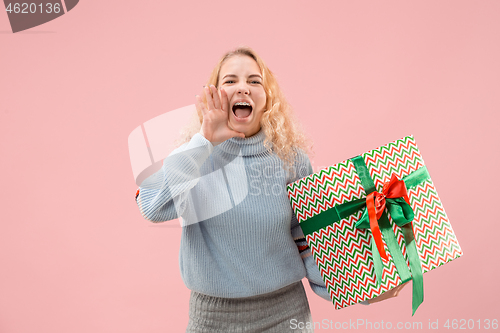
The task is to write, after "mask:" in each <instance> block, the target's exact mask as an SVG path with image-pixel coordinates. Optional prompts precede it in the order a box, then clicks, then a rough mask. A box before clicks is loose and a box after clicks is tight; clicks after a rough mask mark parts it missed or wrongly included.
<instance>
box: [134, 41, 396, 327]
mask: <svg viewBox="0 0 500 333" xmlns="http://www.w3.org/2000/svg"><path fill="white" fill-rule="evenodd" d="M196 99H197V103H196V107H197V113H198V119H197V122H196V124H195V126H194V127H193V128H192V129H191V130H190V131H188V133H186V136H185V140H184V141H185V142H184V144H183V145H182V146H181V147H179V148H178V149H176V150H175V151H174V152H173V153H172V154H171V155H170V156H169V157H168V158H167V159H165V161H164V164H163V167H162V169H161V170H160V171H158V172H157V173H156V174H154V175H152V176H151V177H149V178H148V179H146V180H145V181H144V183H143V184H141V187H140V189H139V194H138V195H137V196H136V200H137V203H138V205H139V208H140V210H141V213H142V215H143V216H144V217H145V218H146V219H148V220H150V221H152V222H161V221H167V220H171V219H175V218H178V217H182V222H183V230H182V238H181V249H180V268H181V275H182V278H183V281H184V283H185V284H186V286H187V287H188V288H189V289H191V291H192V292H191V298H190V308H189V317H190V319H189V324H188V327H187V332H243V331H244V332H287V331H291V327H292V326H291V322H292V320H293V321H294V322H295V323H298V322H302V323H307V322H311V321H312V319H311V314H310V310H309V305H308V301H307V297H306V294H305V291H304V287H303V285H302V282H301V280H302V279H303V278H304V277H307V278H308V280H309V284H310V286H311V288H312V290H313V291H314V292H315V293H316V294H318V295H319V296H321V297H322V298H324V299H326V300H328V301H330V297H329V294H328V292H327V290H326V287H325V285H324V282H323V280H322V278H321V276H320V274H319V269H318V268H317V266H316V264H315V263H314V260H313V257H312V256H311V252H310V250H309V249H308V248H307V246H306V245H307V244H306V243H305V239H304V236H303V234H302V231H301V229H300V226H299V223H298V222H297V219H296V218H295V216H294V214H293V212H292V209H291V206H290V203H289V200H288V196H287V192H286V185H287V184H289V183H291V182H293V181H295V180H297V179H300V178H302V177H305V176H307V175H309V174H311V173H312V172H313V171H312V167H311V164H310V162H309V158H308V157H307V154H306V150H307V149H306V145H305V139H304V136H303V135H302V134H301V132H300V131H299V130H298V127H297V126H296V123H295V122H294V121H293V118H292V114H291V110H290V107H289V106H288V104H287V102H286V100H285V99H284V97H283V95H282V93H281V91H280V89H279V87H278V84H277V82H276V79H275V78H274V76H273V74H272V73H271V71H270V70H269V69H268V68H267V66H266V65H265V64H264V62H263V61H262V59H261V58H260V57H259V56H258V55H257V54H256V53H255V52H254V51H253V50H251V49H249V48H238V49H236V50H235V51H233V52H229V53H227V54H226V55H224V57H222V59H221V60H220V62H219V63H218V65H217V66H216V67H215V69H214V70H213V72H212V75H211V77H210V79H209V82H208V84H207V85H206V86H205V88H204V96H203V98H201V97H200V96H196ZM393 290H394V289H393ZM393 294H396V295H397V292H396V291H393V292H392V294H390V293H389V292H388V293H385V294H384V295H385V296H384V298H387V297H389V296H392V295H393ZM381 297H382V296H381ZM293 331H294V332H298V330H293ZM304 332H312V330H305V331H304Z"/></svg>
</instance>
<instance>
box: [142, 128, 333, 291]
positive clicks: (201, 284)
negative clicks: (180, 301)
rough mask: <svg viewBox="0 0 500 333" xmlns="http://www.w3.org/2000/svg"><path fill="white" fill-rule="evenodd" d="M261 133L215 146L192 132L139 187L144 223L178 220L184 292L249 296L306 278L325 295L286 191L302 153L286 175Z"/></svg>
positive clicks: (301, 166)
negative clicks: (185, 141) (179, 220)
mask: <svg viewBox="0 0 500 333" xmlns="http://www.w3.org/2000/svg"><path fill="white" fill-rule="evenodd" d="M264 138H265V134H264V132H263V131H262V130H261V131H259V132H258V133H257V134H255V135H254V136H252V137H249V138H244V139H241V138H231V139H229V140H227V141H225V142H223V143H221V144H219V145H217V146H215V147H214V146H213V145H212V144H211V143H210V142H209V141H208V140H206V139H205V138H204V137H203V136H202V135H201V134H196V135H194V136H193V138H192V139H191V140H190V142H188V143H186V144H184V145H182V146H181V147H179V148H177V149H176V150H175V151H174V152H172V154H170V155H169V157H167V158H166V159H165V160H164V162H163V167H162V169H161V170H159V171H158V172H156V173H155V174H154V175H152V176H150V177H149V178H147V179H146V180H145V181H144V182H143V183H142V184H141V186H140V187H139V191H138V194H137V195H136V201H137V204H138V206H139V209H140V211H141V214H142V215H143V216H144V218H145V219H147V220H149V221H151V222H162V221H168V220H172V219H176V218H179V217H180V218H181V223H182V226H183V228H182V238H181V247H180V255H179V261H180V271H181V276H182V279H183V281H184V283H185V285H186V286H187V287H188V288H189V289H191V290H194V291H196V292H199V293H202V294H206V295H211V296H218V297H228V298H237V297H248V296H254V295H259V294H264V293H269V292H272V291H275V290H278V289H280V288H283V287H285V286H288V285H290V284H292V283H294V282H297V281H299V280H301V279H302V278H304V277H307V278H308V280H309V283H310V285H311V288H312V290H313V291H314V292H315V293H316V294H318V295H319V296H321V297H322V298H324V299H326V300H330V297H329V294H328V292H327V290H326V287H325V284H324V282H323V279H322V278H321V275H320V273H319V269H318V267H317V266H316V264H315V262H314V259H313V257H312V256H311V252H310V249H309V248H306V246H305V245H306V243H305V240H304V235H303V233H302V230H301V229H300V226H299V223H298V221H297V219H296V217H295V215H294V214H293V211H292V209H291V205H290V202H289V199H288V196H287V191H286V185H287V184H289V183H291V182H293V181H295V180H297V179H299V178H302V177H305V176H307V175H309V174H311V173H312V172H313V171H312V167H311V163H310V161H309V158H308V157H307V155H306V154H305V153H303V152H301V151H298V156H297V158H296V161H295V164H294V168H293V169H292V171H291V172H285V171H284V170H283V168H282V165H283V162H282V161H281V160H280V159H279V158H278V157H277V156H276V154H274V153H273V152H271V151H268V150H267V149H266V148H265V147H264V144H263V143H264ZM304 248H305V249H304Z"/></svg>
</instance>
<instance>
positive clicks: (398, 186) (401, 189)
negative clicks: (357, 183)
mask: <svg viewBox="0 0 500 333" xmlns="http://www.w3.org/2000/svg"><path fill="white" fill-rule="evenodd" d="M399 197H403V198H404V199H405V201H406V202H407V203H408V204H410V200H409V199H408V194H407V193H406V186H405V182H404V181H402V180H399V179H398V178H397V177H396V175H395V174H392V176H391V179H390V180H389V181H388V182H386V183H384V187H383V188H382V193H379V192H376V191H375V192H372V193H370V194H368V196H367V197H366V209H367V210H368V217H369V218H370V229H371V231H372V236H373V238H374V240H375V244H376V245H377V249H378V252H379V253H380V257H381V258H382V259H384V260H388V258H387V254H386V253H385V249H384V245H383V242H382V233H381V232H380V227H379V225H378V219H379V218H380V217H381V216H382V213H383V212H384V209H385V198H399Z"/></svg>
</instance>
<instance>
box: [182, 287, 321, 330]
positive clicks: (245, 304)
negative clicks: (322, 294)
mask: <svg viewBox="0 0 500 333" xmlns="http://www.w3.org/2000/svg"><path fill="white" fill-rule="evenodd" d="M300 322H302V323H303V324H302V325H297V323H300ZM307 322H312V318H311V311H310V309H309V303H308V301H307V296H306V293H305V290H304V286H303V285H302V281H299V282H296V283H293V284H291V285H289V286H286V287H284V288H281V289H279V290H276V291H274V292H271V293H268V294H263V295H257V296H252V297H245V298H221V297H214V296H208V295H204V294H200V293H197V292H195V291H191V298H190V299H189V323H188V327H187V329H186V333H194V332H204V333H205V332H224V333H228V332H229V333H233V332H256V333H257V332H258V333H262V332H277V333H282V332H304V333H310V332H313V330H307V329H303V330H300V329H298V326H300V327H305V324H306V323H307Z"/></svg>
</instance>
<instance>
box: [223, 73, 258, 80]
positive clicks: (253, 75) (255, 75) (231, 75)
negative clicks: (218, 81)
mask: <svg viewBox="0 0 500 333" xmlns="http://www.w3.org/2000/svg"><path fill="white" fill-rule="evenodd" d="M226 77H238V76H237V75H234V74H227V75H224V77H223V78H222V79H223V80H224V79H225V78H226ZM248 77H249V78H251V77H258V78H260V79H262V76H260V75H259V74H252V75H249V76H248Z"/></svg>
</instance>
